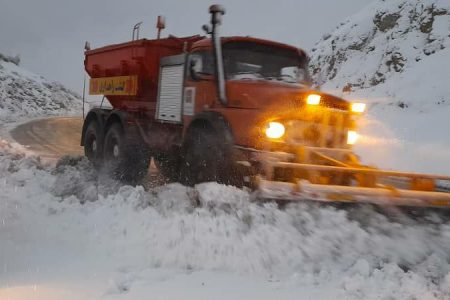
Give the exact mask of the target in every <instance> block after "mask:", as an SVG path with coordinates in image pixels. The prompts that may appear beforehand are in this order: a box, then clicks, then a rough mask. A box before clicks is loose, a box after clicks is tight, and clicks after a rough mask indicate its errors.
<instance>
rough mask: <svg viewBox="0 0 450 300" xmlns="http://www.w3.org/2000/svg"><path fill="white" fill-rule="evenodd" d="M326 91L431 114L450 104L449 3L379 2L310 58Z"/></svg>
mask: <svg viewBox="0 0 450 300" xmlns="http://www.w3.org/2000/svg"><path fill="white" fill-rule="evenodd" d="M311 69H312V74H313V77H314V78H315V80H316V82H317V83H318V84H319V85H323V88H324V89H326V90H333V91H335V92H338V93H339V92H344V94H347V93H352V92H353V93H354V92H356V95H360V96H363V97H366V98H367V97H369V98H371V101H372V102H382V103H383V104H395V105H398V106H399V107H401V108H413V109H414V110H416V111H427V110H429V109H430V108H431V109H432V108H436V107H439V105H441V106H447V105H449V104H450V85H449V84H448V80H449V78H450V1H447V0H425V1H423V0H388V1H383V0H376V1H374V3H373V4H371V5H369V6H368V7H366V8H365V9H363V10H362V11H361V12H359V13H358V14H356V15H354V16H353V17H350V18H349V19H348V20H347V21H345V22H343V23H341V24H340V25H339V26H338V27H337V28H336V30H335V31H333V32H332V33H331V34H326V35H324V36H323V38H322V40H320V41H319V42H318V43H317V44H316V45H315V47H314V49H313V50H312V52H311Z"/></svg>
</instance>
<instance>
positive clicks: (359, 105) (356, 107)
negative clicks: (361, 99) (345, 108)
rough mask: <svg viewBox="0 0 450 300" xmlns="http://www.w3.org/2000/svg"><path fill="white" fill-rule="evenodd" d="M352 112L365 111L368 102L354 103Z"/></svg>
mask: <svg viewBox="0 0 450 300" xmlns="http://www.w3.org/2000/svg"><path fill="white" fill-rule="evenodd" d="M351 108H352V112H355V113H363V112H364V111H365V110H366V104H365V103H352V106H351Z"/></svg>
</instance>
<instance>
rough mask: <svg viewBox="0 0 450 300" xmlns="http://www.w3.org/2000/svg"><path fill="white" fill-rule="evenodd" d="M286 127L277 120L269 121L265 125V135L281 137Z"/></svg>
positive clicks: (273, 137) (274, 137) (275, 137)
mask: <svg viewBox="0 0 450 300" xmlns="http://www.w3.org/2000/svg"><path fill="white" fill-rule="evenodd" d="M285 131H286V129H285V128H284V125H283V124H281V123H279V122H269V124H267V127H266V136H267V137H268V138H271V139H279V138H281V137H282V136H283V135H284V133H285Z"/></svg>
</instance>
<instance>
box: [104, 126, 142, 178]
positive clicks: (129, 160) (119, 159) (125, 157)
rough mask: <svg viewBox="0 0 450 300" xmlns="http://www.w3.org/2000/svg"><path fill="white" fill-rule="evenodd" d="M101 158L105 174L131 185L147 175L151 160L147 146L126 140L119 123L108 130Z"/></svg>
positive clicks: (139, 142)
mask: <svg viewBox="0 0 450 300" xmlns="http://www.w3.org/2000/svg"><path fill="white" fill-rule="evenodd" d="M103 156H104V161H105V168H106V170H107V172H108V173H109V174H110V175H111V176H112V177H113V178H115V179H117V180H120V181H122V182H124V183H127V184H132V185H135V184H138V183H140V182H141V181H142V179H144V177H145V176H146V175H147V172H148V168H149V164H150V159H151V157H150V151H149V150H148V147H147V145H145V144H144V143H143V142H141V141H130V140H127V138H126V136H125V133H124V130H123V128H122V126H121V125H120V124H119V123H114V124H112V125H111V126H110V127H109V128H108V131H107V133H106V136H105V144H104V151H103Z"/></svg>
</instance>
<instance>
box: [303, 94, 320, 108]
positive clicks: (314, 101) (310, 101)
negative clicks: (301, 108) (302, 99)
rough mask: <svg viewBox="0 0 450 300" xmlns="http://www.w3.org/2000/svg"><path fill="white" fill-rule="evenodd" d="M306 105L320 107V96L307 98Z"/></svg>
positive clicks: (312, 95)
mask: <svg viewBox="0 0 450 300" xmlns="http://www.w3.org/2000/svg"><path fill="white" fill-rule="evenodd" d="M306 103H308V104H309V105H319V103H320V95H316V94H311V95H309V96H308V97H307V98H306Z"/></svg>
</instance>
